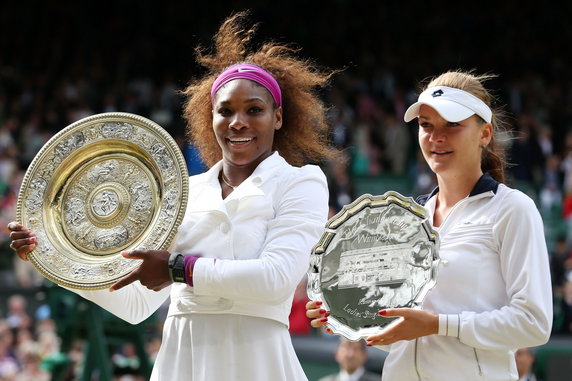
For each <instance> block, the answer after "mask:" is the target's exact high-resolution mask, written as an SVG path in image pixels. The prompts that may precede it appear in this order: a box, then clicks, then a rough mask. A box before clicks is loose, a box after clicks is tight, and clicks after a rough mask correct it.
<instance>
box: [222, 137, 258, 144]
mask: <svg viewBox="0 0 572 381" xmlns="http://www.w3.org/2000/svg"><path fill="white" fill-rule="evenodd" d="M226 140H227V141H229V142H230V143H232V144H243V143H248V142H251V141H253V140H254V138H227V139H226Z"/></svg>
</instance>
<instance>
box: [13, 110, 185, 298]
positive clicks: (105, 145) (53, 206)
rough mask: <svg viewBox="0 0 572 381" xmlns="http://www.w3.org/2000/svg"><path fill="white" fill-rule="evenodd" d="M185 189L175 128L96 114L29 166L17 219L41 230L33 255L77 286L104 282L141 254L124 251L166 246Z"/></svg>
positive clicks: (45, 269)
mask: <svg viewBox="0 0 572 381" xmlns="http://www.w3.org/2000/svg"><path fill="white" fill-rule="evenodd" d="M187 194H188V172H187V169H186V165H185V161H184V158H183V156H182V154H181V152H180V150H179V148H178V146H177V145H176V143H175V141H174V140H173V139H172V138H171V136H170V135H169V134H168V133H167V132H166V131H165V130H163V129H162V128H161V127H160V126H158V125H157V124H155V123H154V122H152V121H150V120H148V119H146V118H143V117H141V116H138V115H133V114H127V113H105V114H98V115H93V116H91V117H88V118H85V119H82V120H80V121H77V122H76V123H73V124H72V125H70V126H68V127H66V128H65V129H64V130H62V131H61V132H60V133H58V134H57V135H55V136H54V137H53V138H52V139H50V141H49V142H47V143H46V145H45V146H44V147H43V148H42V150H41V151H40V152H39V153H38V155H37V156H36V157H35V158H34V160H33V162H32V164H31V165H30V167H29V168H28V170H27V172H26V175H25V177H24V181H23V183H22V187H21V190H20V194H19V197H18V209H17V218H18V220H19V221H20V222H21V223H22V224H24V225H25V226H28V227H29V228H30V229H31V230H32V231H34V232H36V234H37V237H38V245H37V247H36V250H34V252H32V253H31V255H30V260H31V262H32V263H33V264H34V265H35V266H36V267H37V268H38V270H39V271H40V272H41V273H42V274H43V275H44V276H46V277H47V278H48V279H50V280H52V281H54V282H56V283H59V284H61V285H65V286H68V287H72V288H80V289H97V288H105V287H107V286H109V285H111V284H112V283H114V282H115V281H117V280H118V279H119V278H121V277H123V276H125V275H126V274H127V273H129V272H130V271H132V270H133V269H135V268H136V267H137V266H138V265H139V261H134V260H126V259H124V258H123V257H121V255H120V254H119V253H120V252H121V251H123V250H129V249H134V248H143V249H165V248H167V247H168V245H169V244H170V242H171V241H172V239H173V237H174V235H175V233H176V230H177V228H178V226H179V224H180V223H181V221H182V218H183V215H184V212H185V208H186V202H187Z"/></svg>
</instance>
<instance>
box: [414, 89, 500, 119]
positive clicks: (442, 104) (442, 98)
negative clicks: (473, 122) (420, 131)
mask: <svg viewBox="0 0 572 381" xmlns="http://www.w3.org/2000/svg"><path fill="white" fill-rule="evenodd" d="M421 105H427V106H430V107H432V108H434V109H435V111H437V112H438V113H439V115H441V116H442V117H443V118H444V119H445V120H447V121H449V122H460V121H461V120H465V119H467V118H468V117H470V116H471V115H473V114H477V115H478V116H480V117H481V118H483V120H484V121H486V122H488V123H490V122H491V120H492V116H493V112H492V111H491V109H490V108H489V106H487V105H486V104H485V102H483V101H482V100H480V99H479V98H477V97H475V96H474V95H473V94H470V93H468V92H466V91H464V90H461V89H455V88H453V87H447V86H435V87H430V88H428V89H427V90H425V91H424V92H422V93H421V95H419V99H417V102H415V103H413V104H412V105H411V106H409V108H408V109H407V111H406V112H405V115H404V116H403V119H405V121H406V122H410V121H411V120H413V119H415V118H417V117H418V116H419V109H420V108H421Z"/></svg>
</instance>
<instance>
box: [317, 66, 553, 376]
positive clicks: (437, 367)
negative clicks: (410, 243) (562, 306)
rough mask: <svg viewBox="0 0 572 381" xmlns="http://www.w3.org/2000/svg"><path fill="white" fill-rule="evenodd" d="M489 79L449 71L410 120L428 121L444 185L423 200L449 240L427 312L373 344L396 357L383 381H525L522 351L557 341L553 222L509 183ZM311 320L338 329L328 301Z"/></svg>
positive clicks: (409, 312)
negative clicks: (547, 228) (549, 230)
mask: <svg viewBox="0 0 572 381" xmlns="http://www.w3.org/2000/svg"><path fill="white" fill-rule="evenodd" d="M488 78H489V76H476V75H474V74H472V73H467V72H461V71H452V72H447V73H444V74H442V75H440V76H438V77H436V78H434V79H433V80H432V81H431V82H430V83H429V84H428V86H427V88H426V89H425V90H424V91H423V92H422V93H421V95H420V96H419V99H418V101H417V102H416V103H414V104H413V105H411V106H410V107H409V108H408V110H407V111H406V113H405V121H406V122H409V121H411V120H413V119H414V118H418V123H419V145H420V148H421V151H422V153H423V156H424V158H425V160H426V162H427V163H428V165H429V166H430V168H431V169H432V170H433V172H434V173H435V174H436V175H437V181H438V187H437V188H436V189H435V190H434V191H433V192H432V193H431V194H429V195H425V196H421V197H419V198H418V199H417V201H418V202H419V203H420V204H422V205H424V206H425V208H426V209H427V210H428V213H429V218H430V221H431V223H432V225H433V227H434V228H435V230H436V231H438V233H439V237H440V248H439V256H440V258H441V261H440V264H439V268H438V274H437V281H436V285H435V286H434V287H433V289H431V290H430V291H429V292H428V294H427V296H426V297H425V299H424V300H423V303H422V308H421V309H410V308H388V309H385V310H381V311H379V314H380V315H381V316H384V317H399V318H400V319H398V320H396V323H395V324H392V325H390V326H388V327H387V328H386V329H384V330H383V331H381V332H380V333H379V334H375V335H371V336H370V337H367V338H365V340H366V341H367V344H368V345H370V346H383V349H386V350H389V354H388V356H387V358H386V360H385V364H384V369H383V380H421V379H422V380H439V381H443V380H489V381H490V380H517V379H518V373H517V370H516V364H515V361H514V351H515V350H516V349H517V348H520V347H527V346H537V345H541V344H544V343H546V342H547V340H548V338H549V336H550V332H551V325H552V290H551V285H550V271H549V266H548V253H547V248H546V243H545V238H544V232H543V223H542V220H541V217H540V214H539V212H538V210H537V208H536V206H535V204H534V202H533V201H532V200H531V199H530V198H529V197H528V196H526V195H525V194H524V193H522V192H520V191H518V190H515V189H511V188H509V187H507V186H506V185H504V184H503V182H504V170H503V167H504V161H503V149H502V146H500V145H499V144H498V142H497V141H496V139H495V136H496V135H497V134H498V133H499V132H500V127H501V123H500V120H499V117H498V115H497V113H495V112H493V111H492V110H491V107H490V105H491V101H492V96H491V94H490V93H489V92H488V91H487V90H486V89H485V87H484V86H483V82H484V80H486V79H488ZM307 315H308V317H310V318H312V319H313V320H312V326H314V327H322V326H326V330H328V328H327V324H328V323H327V321H328V317H327V316H328V312H327V311H325V310H324V309H323V308H321V305H320V302H315V301H311V302H309V303H308V305H307ZM330 331H331V330H330Z"/></svg>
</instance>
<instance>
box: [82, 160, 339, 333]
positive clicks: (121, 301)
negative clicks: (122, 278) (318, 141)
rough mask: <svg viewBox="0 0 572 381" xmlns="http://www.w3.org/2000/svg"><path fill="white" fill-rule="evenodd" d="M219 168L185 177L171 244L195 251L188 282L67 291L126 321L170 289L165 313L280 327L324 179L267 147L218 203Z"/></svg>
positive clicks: (304, 259)
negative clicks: (184, 198) (185, 195)
mask: <svg viewBox="0 0 572 381" xmlns="http://www.w3.org/2000/svg"><path fill="white" fill-rule="evenodd" d="M221 165H222V163H221V162H219V163H217V164H215V165H214V166H213V167H212V168H211V169H210V170H208V171H207V172H205V173H202V174H200V175H196V176H192V177H190V182H189V202H188V206H187V210H186V214H185V217H184V219H183V222H182V224H181V226H180V227H179V230H178V234H177V237H175V241H174V244H173V245H172V247H171V250H172V251H178V252H181V253H183V254H196V255H201V256H202V258H200V259H199V260H197V262H196V264H195V267H194V273H193V282H194V287H188V286H187V285H185V284H175V285H173V286H171V287H169V288H166V289H163V290H162V291H160V292H153V291H149V290H147V289H146V288H145V287H143V286H141V284H140V283H139V282H136V283H134V284H131V285H129V286H127V287H124V288H123V289H120V290H118V291H115V292H113V293H109V292H108V291H107V290H97V291H80V290H72V291H74V292H76V293H78V294H80V295H82V296H83V297H85V298H87V299H89V300H91V301H93V302H95V303H97V304H98V305H100V306H102V307H103V308H105V309H107V310H108V311H110V312H112V313H113V314H115V315H117V316H119V317H120V318H122V319H124V320H126V321H129V322H131V323H138V322H141V321H143V320H145V319H146V318H147V317H149V316H150V315H151V314H152V313H153V312H154V311H155V310H156V309H157V308H158V307H159V306H160V305H161V304H162V303H163V302H164V301H165V300H166V299H167V297H168V296H169V291H170V296H171V304H170V307H169V315H179V314H190V313H211V314H212V313H216V314H239V315H249V316H257V317H263V318H268V319H273V320H276V321H279V322H281V323H283V324H285V325H288V315H289V313H290V307H291V303H292V298H293V295H294V290H295V288H296V285H297V284H298V282H300V280H301V279H302V277H303V275H304V274H305V273H306V271H307V269H308V263H309V256H310V252H311V249H312V247H313V245H314V244H315V243H316V242H317V241H318V240H319V238H320V236H321V234H322V233H323V229H324V225H325V222H326V220H327V215H328V188H327V183H326V177H325V175H324V173H323V172H322V171H321V170H320V168H319V167H317V166H313V165H306V166H303V167H301V168H298V167H293V166H291V165H289V164H288V163H287V162H286V161H285V160H284V159H283V158H282V157H281V156H280V155H279V154H278V153H277V152H275V153H274V154H272V155H271V156H270V157H268V158H267V159H266V160H264V161H263V162H262V163H260V165H259V166H258V167H257V168H256V170H255V171H254V172H253V173H252V175H251V176H250V177H249V178H247V179H246V180H245V181H244V182H243V183H242V184H241V185H240V186H239V187H238V188H237V189H236V190H235V191H234V192H232V193H231V194H230V195H229V196H228V197H227V198H226V199H224V200H222V198H221V196H220V193H221V189H220V185H219V182H218V174H219V172H220V170H221ZM213 258H217V260H216V263H215V261H214V260H213Z"/></svg>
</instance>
